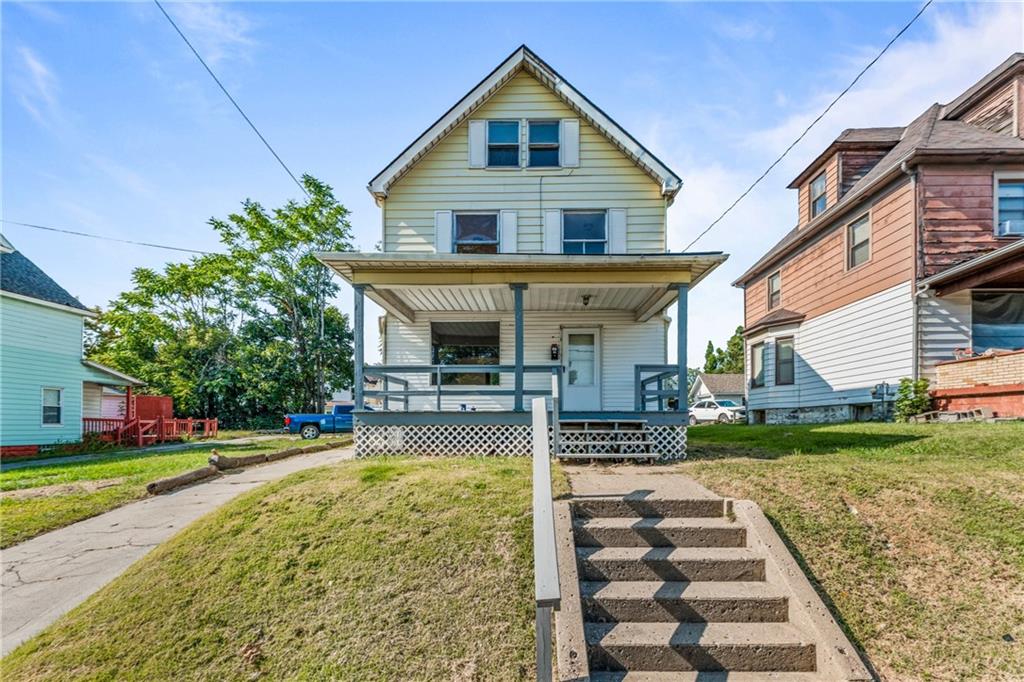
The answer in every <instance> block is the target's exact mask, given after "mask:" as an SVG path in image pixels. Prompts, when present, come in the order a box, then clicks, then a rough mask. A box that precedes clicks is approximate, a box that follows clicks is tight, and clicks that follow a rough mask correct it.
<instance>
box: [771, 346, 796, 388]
mask: <svg viewBox="0 0 1024 682" xmlns="http://www.w3.org/2000/svg"><path fill="white" fill-rule="evenodd" d="M794 360H795V356H794V353H793V339H792V337H790V338H785V339H777V340H776V341H775V385H776V386H786V385H789V384H792V383H793V381H794V379H795V372H794V370H795V363H794Z"/></svg>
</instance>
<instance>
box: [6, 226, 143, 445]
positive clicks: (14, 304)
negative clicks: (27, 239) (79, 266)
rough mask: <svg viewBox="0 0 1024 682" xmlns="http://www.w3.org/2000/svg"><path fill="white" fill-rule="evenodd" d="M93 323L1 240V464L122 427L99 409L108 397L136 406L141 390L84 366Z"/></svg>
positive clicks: (100, 368) (105, 370)
mask: <svg viewBox="0 0 1024 682" xmlns="http://www.w3.org/2000/svg"><path fill="white" fill-rule="evenodd" d="M95 315H96V313H94V312H93V311H91V310H89V309H88V308H86V307H85V306H84V305H82V304H81V302H80V301H79V300H78V299H77V298H75V297H74V296H72V295H71V294H69V293H68V292H67V291H66V290H65V289H64V288H63V287H61V286H60V285H59V284H57V282H55V281H53V279H52V278H50V276H49V275H47V274H46V273H45V272H43V271H42V270H41V269H40V268H39V267H38V266H37V265H36V264H35V263H33V262H32V261H31V260H29V259H28V258H27V257H26V256H25V255H24V254H23V253H21V252H20V251H18V250H17V249H15V248H14V246H13V245H12V244H11V243H10V242H8V241H7V240H6V239H5V238H4V237H3V236H0V455H2V456H3V457H17V456H27V455H34V454H36V452H38V450H39V448H40V447H46V446H53V445H57V444H61V443H77V442H78V441H80V440H82V434H83V433H84V432H89V431H101V430H102V427H103V425H104V423H106V422H114V423H116V424H120V423H122V422H123V421H125V417H124V416H122V415H116V416H115V417H113V418H110V417H109V415H105V414H104V401H105V399H106V398H107V397H108V396H109V395H110V393H109V392H110V390H111V389H114V388H117V389H126V390H125V393H126V394H127V403H128V405H129V406H133V405H134V403H133V401H132V400H131V393H132V389H133V387H139V386H142V385H143V383H142V382H141V381H139V380H138V379H135V378H133V377H130V376H128V375H126V374H122V373H120V372H118V371H116V370H113V369H111V368H110V367H106V366H104V365H101V364H99V363H97V362H92V361H90V360H86V359H85V358H84V356H83V353H82V334H83V332H84V324H85V319H86V318H88V317H94V316H95ZM105 394H106V395H105ZM129 409H131V407H129Z"/></svg>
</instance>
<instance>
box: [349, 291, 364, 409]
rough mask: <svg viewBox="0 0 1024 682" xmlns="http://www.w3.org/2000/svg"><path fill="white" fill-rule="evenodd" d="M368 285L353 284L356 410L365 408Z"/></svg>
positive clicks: (353, 361)
mask: <svg viewBox="0 0 1024 682" xmlns="http://www.w3.org/2000/svg"><path fill="white" fill-rule="evenodd" d="M365 289H366V286H365V285H363V284H353V285H352V292H353V293H354V294H355V305H354V307H353V309H352V317H354V318H355V319H354V320H352V337H353V338H352V351H353V352H352V365H353V368H352V369H353V372H352V373H353V382H354V383H355V386H353V387H352V398H353V401H354V403H355V405H353V409H354V410H355V411H356V412H361V411H362V410H363V407H364V404H363V383H364V381H363V341H364V338H363V304H364V298H365V297H364V293H365Z"/></svg>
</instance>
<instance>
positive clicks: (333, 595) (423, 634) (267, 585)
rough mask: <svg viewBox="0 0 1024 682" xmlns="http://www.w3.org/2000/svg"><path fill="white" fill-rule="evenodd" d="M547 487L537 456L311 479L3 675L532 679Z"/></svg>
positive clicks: (172, 555) (184, 552)
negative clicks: (539, 512) (535, 476)
mask: <svg viewBox="0 0 1024 682" xmlns="http://www.w3.org/2000/svg"><path fill="white" fill-rule="evenodd" d="M556 475H557V476H558V482H557V484H556V494H558V493H562V492H565V491H566V490H567V486H566V484H565V481H564V479H562V478H561V474H560V473H557V472H556ZM530 486H531V476H530V461H529V460H528V459H526V458H523V459H448V460H429V461H426V460H406V459H394V460H391V459H389V460H362V461H358V462H346V463H343V464H340V465H336V466H331V467H323V468H319V469H314V470H309V471H304V472H299V473H297V474H294V475H292V476H290V477H288V478H285V479H283V480H281V481H278V482H276V483H270V484H267V485H266V486H263V487H262V488H260V489H258V490H255V491H252V492H250V493H248V494H246V495H243V496H241V497H240V498H238V499H237V500H235V501H233V502H231V503H229V504H228V505H225V506H224V507H223V508H222V509H221V510H220V511H218V512H216V513H215V514H213V515H211V516H208V517H206V518H204V519H201V520H200V521H199V522H197V523H196V524H194V525H192V526H190V527H189V528H188V529H186V530H185V531H184V532H182V533H181V534H180V535H178V536H176V537H175V538H174V539H173V540H171V541H170V542H168V543H167V544H165V545H163V546H161V547H159V548H158V549H156V550H155V551H154V552H153V553H152V554H150V555H149V556H147V557H146V558H145V559H143V560H142V561H140V562H139V563H138V564H136V565H135V566H134V567H133V568H132V569H131V570H130V571H129V572H128V573H126V574H125V575H123V576H122V577H121V578H119V579H117V580H116V581H114V582H113V583H111V584H110V585H108V586H107V587H106V588H104V589H103V590H101V591H100V592H99V593H97V594H96V595H94V596H93V597H92V598H90V599H89V600H88V601H86V602H85V603H84V604H82V605H81V606H80V607H78V608H77V609H75V610H74V611H73V612H71V613H70V614H68V615H67V616H65V617H64V618H62V619H61V620H60V621H58V622H57V623H56V624H55V625H54V626H53V627H51V628H49V629H48V630H47V631H45V632H44V633H43V634H41V635H40V636H38V637H36V638H35V639H33V640H31V641H29V642H27V643H26V644H25V645H23V646H22V647H20V648H19V649H18V650H16V651H15V652H14V653H12V654H11V655H10V656H9V657H8V658H7V659H6V660H5V661H4V679H5V681H12V682H13V681H15V680H71V679H76V680H77V679H139V680H143V679H144V680H172V679H173V680H190V679H217V680H252V679H273V680H279V679H323V680H328V679H357V680H438V679H445V680H447V679H455V680H518V679H529V678H531V677H532V676H533V672H534V671H533V578H532V575H533V573H532V552H531V538H532V526H531V516H530V507H531V502H532V500H531V487H530Z"/></svg>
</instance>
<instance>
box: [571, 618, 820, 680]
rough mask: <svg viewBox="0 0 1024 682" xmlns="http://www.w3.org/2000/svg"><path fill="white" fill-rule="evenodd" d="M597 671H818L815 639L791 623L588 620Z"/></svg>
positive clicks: (589, 645)
mask: <svg viewBox="0 0 1024 682" xmlns="http://www.w3.org/2000/svg"><path fill="white" fill-rule="evenodd" d="M584 632H585V635H586V640H587V650H588V652H589V655H590V668H591V670H654V671H681V670H687V671H690V670H692V671H709V672H713V671H729V672H734V671H735V672H740V671H743V672H814V671H815V669H816V666H817V656H816V653H815V647H814V643H813V641H811V640H810V639H809V638H807V637H805V636H804V635H803V634H802V633H801V632H800V631H799V630H797V629H796V628H795V627H793V626H792V625H789V624H787V623H586V624H585V625H584Z"/></svg>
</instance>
